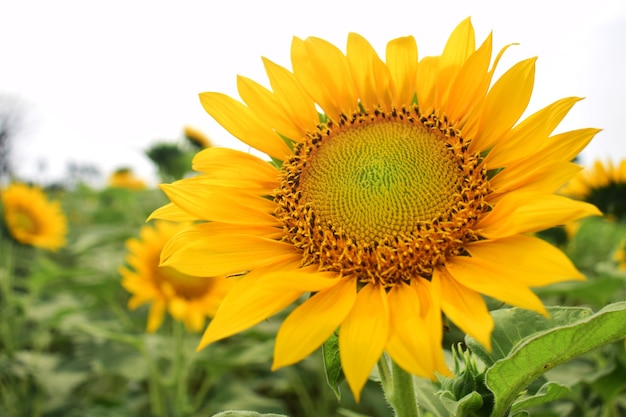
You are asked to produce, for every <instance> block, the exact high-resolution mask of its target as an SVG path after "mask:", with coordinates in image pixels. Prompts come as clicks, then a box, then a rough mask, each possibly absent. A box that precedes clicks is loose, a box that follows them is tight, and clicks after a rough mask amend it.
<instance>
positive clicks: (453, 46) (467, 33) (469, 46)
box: [441, 17, 476, 68]
mask: <svg viewBox="0 0 626 417" xmlns="http://www.w3.org/2000/svg"><path fill="white" fill-rule="evenodd" d="M475 50H476V38H475V36H474V26H473V25H472V21H471V19H470V18H469V17H468V18H466V19H464V20H463V21H462V22H461V23H459V24H458V25H457V27H456V28H454V30H453V31H452V33H451V34H450V37H449V38H448V41H447V42H446V46H445V47H444V48H443V52H442V53H441V67H443V68H445V67H448V66H452V67H460V66H461V65H463V63H464V62H465V60H467V58H468V57H469V56H470V55H472V54H473V53H474V51H475Z"/></svg>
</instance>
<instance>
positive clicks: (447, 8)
mask: <svg viewBox="0 0 626 417" xmlns="http://www.w3.org/2000/svg"><path fill="white" fill-rule="evenodd" d="M625 4H626V2H625V1H624V0H594V1H589V0H585V1H582V0H541V1H537V0H527V1H519V0H518V1H496V0H493V1H462V0H458V1H451V0H450V1H446V0H444V1H439V2H434V1H422V0H412V1H392V0H390V1H380V0H379V1H368V0H360V1H340V0H320V1H286V0H285V1H272V0H263V1H252V0H251V1H226V0H221V1H211V0H205V1H176V2H174V1H154V0H152V1H147V0H142V1H132V0H125V1H118V0H109V1H106V2H105V1H101V2H95V1H87V0H80V1H78V0H76V1H64V0H55V1H43V0H42V1H31V0H13V1H8V0H0V95H4V96H6V95H10V96H15V97H17V98H18V99H19V102H20V104H21V105H22V106H21V107H22V108H23V111H24V113H25V116H26V120H27V121H28V124H27V126H25V129H24V130H23V131H22V133H21V135H20V136H18V137H16V142H15V144H14V150H15V157H16V158H17V160H16V162H17V168H18V173H19V174H20V175H22V176H25V177H27V178H30V179H34V180H36V181H50V180H51V179H54V178H60V177H61V176H62V175H63V174H64V172H65V168H66V165H67V163H68V162H74V163H80V164H93V165H96V166H97V167H99V169H100V170H101V171H102V173H103V174H104V175H105V176H106V175H108V174H110V173H111V172H112V171H113V170H114V169H116V168H118V167H122V166H129V167H132V168H133V169H134V170H135V171H136V173H137V174H138V175H140V176H142V177H144V178H145V179H147V180H149V181H151V182H152V181H154V178H155V177H154V168H153V167H152V165H151V164H150V162H149V160H148V159H147V158H146V157H145V156H144V151H145V149H147V148H148V147H149V146H150V145H151V144H153V143H154V142H156V141H159V140H178V139H180V138H181V137H182V130H183V127H184V126H185V125H190V126H193V127H195V128H197V129H200V130H201V131H203V132H205V133H206V134H207V135H208V136H210V137H211V138H212V139H213V141H214V142H216V143H217V144H218V145H220V146H230V147H236V148H238V149H246V148H245V147H244V146H243V145H241V144H239V143H238V142H237V141H235V140H234V139H233V138H231V137H230V135H229V134H228V133H227V132H226V131H224V130H223V129H222V128H221V127H220V126H219V125H217V124H216V123H215V122H213V121H212V119H211V118H210V117H209V116H208V115H207V114H206V113H205V112H204V110H203V109H202V107H201V105H200V103H199V100H198V93H200V92H203V91H220V92H224V93H226V94H229V95H232V96H235V97H238V96H237V94H236V75H237V74H242V75H245V76H248V77H250V78H252V79H255V80H257V81H259V82H261V83H263V84H267V83H266V77H265V75H264V73H263V67H262V63H261V59H260V57H261V56H266V57H268V58H269V59H271V60H273V61H274V62H277V63H279V64H281V65H283V66H287V67H289V66H290V60H289V48H290V43H291V39H292V37H293V36H298V37H301V38H304V37H307V36H318V37H322V38H325V39H327V40H329V41H331V42H333V43H334V44H336V45H338V46H339V47H340V48H342V49H344V48H345V43H346V39H347V33H348V32H351V31H354V32H358V33H360V34H362V35H363V36H365V37H366V38H367V39H368V40H369V41H370V42H371V43H372V45H373V46H374V47H375V48H376V49H377V50H378V51H379V54H380V55H381V56H383V57H384V47H385V44H386V43H387V41H389V40H390V39H393V38H396V37H399V36H405V35H414V36H415V38H416V40H417V43H418V48H419V54H420V56H425V55H432V54H440V53H441V51H442V49H443V46H444V43H445V41H446V39H447V37H448V35H449V34H450V32H451V31H452V29H453V28H454V27H455V26H456V25H457V24H458V23H459V22H460V21H461V20H463V19H464V18H465V17H467V16H471V17H472V22H473V23H474V27H475V30H476V37H477V43H480V42H482V40H484V38H485V37H486V36H487V35H488V34H489V32H490V31H493V33H494V49H495V50H499V49H500V48H501V47H502V46H504V45H506V44H509V43H514V42H518V43H520V45H519V46H515V47H513V48H509V50H508V51H507V53H506V54H505V58H504V59H503V60H502V61H501V64H500V67H499V68H500V70H501V71H500V73H501V72H502V71H503V70H505V69H506V68H508V67H510V66H511V65H512V64H514V63H515V62H517V61H520V60H522V59H525V58H528V57H532V56H538V57H539V59H538V61H537V73H536V81H535V90H534V93H533V98H532V99H531V103H530V107H529V112H530V111H535V110H538V109H539V108H541V107H544V106H545V105H547V104H550V103H551V102H553V101H555V100H557V99H559V98H562V97H566V96H580V97H585V98H586V99H585V100H584V101H582V102H580V103H578V104H577V105H576V106H575V107H574V109H573V110H572V111H571V112H570V115H569V116H568V117H567V118H566V119H565V121H564V123H563V124H562V125H561V127H560V128H559V131H564V130H570V129H576V128H582V127H599V128H602V129H604V130H603V132H601V133H600V134H599V135H598V136H597V137H596V139H595V140H594V142H592V144H591V145H590V146H589V147H588V148H587V150H586V151H585V152H584V153H583V155H582V162H583V163H584V164H589V163H590V162H592V160H593V159H595V158H601V159H603V160H606V159H608V158H611V159H613V160H615V161H617V160H619V159H621V158H626V63H625V57H626V54H625V51H626V6H625ZM344 50H345V49H344ZM44 161H45V164H44V165H45V166H46V171H44V172H42V171H41V169H40V168H41V166H42V162H44Z"/></svg>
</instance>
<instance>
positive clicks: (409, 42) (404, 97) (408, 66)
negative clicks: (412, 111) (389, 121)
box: [385, 36, 417, 108]
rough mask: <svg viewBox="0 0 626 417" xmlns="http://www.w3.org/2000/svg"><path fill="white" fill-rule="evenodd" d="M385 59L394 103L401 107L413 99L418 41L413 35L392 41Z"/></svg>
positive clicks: (388, 45)
mask: <svg viewBox="0 0 626 417" xmlns="http://www.w3.org/2000/svg"><path fill="white" fill-rule="evenodd" d="M385 60H386V62H387V67H388V68H389V76H390V78H391V81H392V85H393V88H392V94H393V105H394V106H396V107H398V108H400V107H402V106H406V105H408V104H409V103H411V101H412V100H413V96H414V95H415V79H416V77H417V43H416V42H415V38H413V37H412V36H406V37H403V38H398V39H394V40H392V41H390V42H389V43H388V44H387V51H386V56H385Z"/></svg>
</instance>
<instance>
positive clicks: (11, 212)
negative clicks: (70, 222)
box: [2, 183, 67, 251]
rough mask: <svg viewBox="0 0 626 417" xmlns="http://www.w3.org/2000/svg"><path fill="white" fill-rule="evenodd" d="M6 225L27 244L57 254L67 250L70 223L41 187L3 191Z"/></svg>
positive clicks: (12, 187)
mask: <svg viewBox="0 0 626 417" xmlns="http://www.w3.org/2000/svg"><path fill="white" fill-rule="evenodd" d="M2 210H3V211H4V221H5V223H6V226H7V228H8V230H9V233H10V234H11V236H13V238H14V239H15V240H16V241H18V242H20V243H23V244H26V245H31V246H35V247H38V248H42V249H47V250H51V251H56V250H58V249H59V248H61V247H63V246H65V235H66V234H67V219H66V217H65V214H63V211H62V209H61V205H60V203H59V202H58V201H50V200H49V199H48V197H47V196H46V194H45V193H44V192H43V190H42V189H41V188H39V187H37V186H32V187H31V186H28V185H26V184H19V183H14V184H11V185H9V186H8V187H7V188H5V189H4V190H2Z"/></svg>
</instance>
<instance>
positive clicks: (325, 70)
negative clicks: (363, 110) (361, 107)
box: [291, 37, 358, 120]
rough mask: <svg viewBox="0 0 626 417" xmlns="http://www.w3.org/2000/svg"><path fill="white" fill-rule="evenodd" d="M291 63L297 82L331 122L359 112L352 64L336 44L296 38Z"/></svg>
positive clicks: (293, 43)
mask: <svg viewBox="0 0 626 417" xmlns="http://www.w3.org/2000/svg"><path fill="white" fill-rule="evenodd" d="M291 62H292V67H293V72H294V75H295V76H296V79H297V80H298V81H299V83H300V84H301V85H302V86H303V87H304V88H305V89H306V90H307V91H308V93H309V94H310V95H311V97H313V98H314V99H315V102H316V103H317V104H319V106H320V107H321V108H322V110H323V111H324V112H325V113H326V114H327V115H328V116H329V117H330V118H331V119H333V120H339V118H340V115H341V114H342V113H345V114H352V112H354V111H356V110H358V107H357V99H358V96H357V94H356V90H355V86H354V83H353V80H352V78H351V77H350V70H349V68H348V62H347V60H346V57H345V55H344V54H343V53H342V52H341V51H340V50H339V49H338V48H337V47H336V46H335V45H333V44H331V43H330V42H327V41H325V40H323V39H320V38H314V37H310V38H307V39H306V40H304V41H302V40H300V39H298V38H294V41H293V42H292V52H291Z"/></svg>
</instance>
